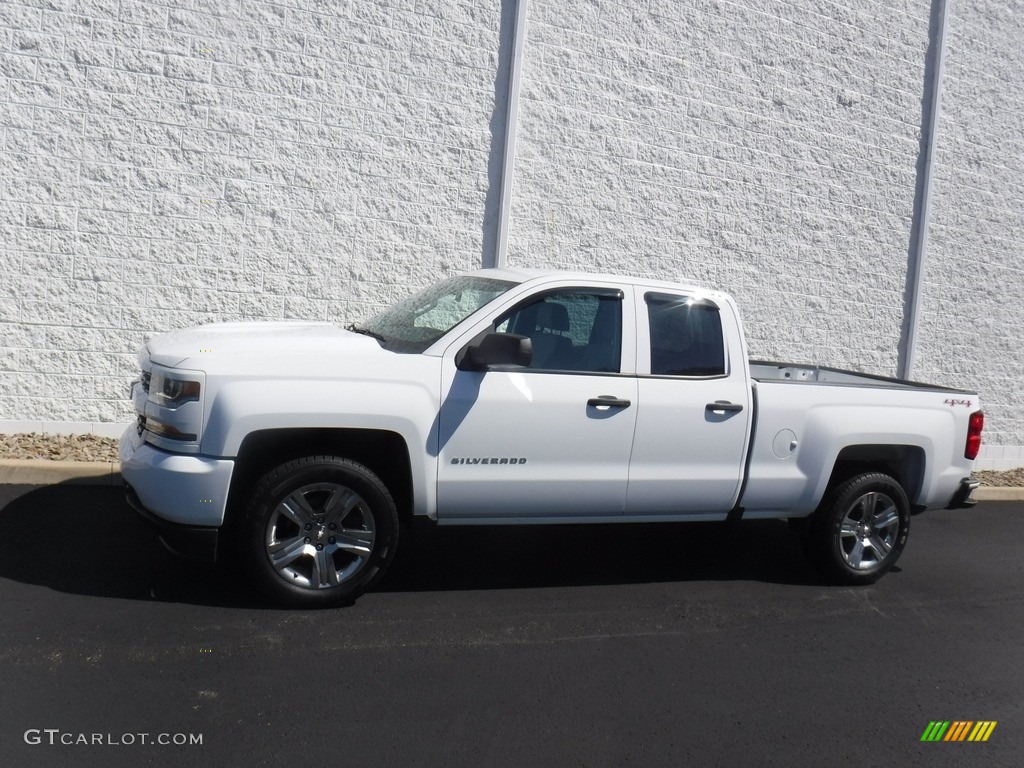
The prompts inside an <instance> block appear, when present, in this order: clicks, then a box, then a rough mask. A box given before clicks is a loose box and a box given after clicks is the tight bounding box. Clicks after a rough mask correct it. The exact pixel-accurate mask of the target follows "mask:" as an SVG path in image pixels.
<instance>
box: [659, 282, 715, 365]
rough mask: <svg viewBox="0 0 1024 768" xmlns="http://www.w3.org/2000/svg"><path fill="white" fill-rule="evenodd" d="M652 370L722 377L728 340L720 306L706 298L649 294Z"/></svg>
mask: <svg viewBox="0 0 1024 768" xmlns="http://www.w3.org/2000/svg"><path fill="white" fill-rule="evenodd" d="M644 299H645V301H646V302H647V316H648V318H649V321H650V332H651V373H652V374H653V375H655V376H722V375H724V374H725V343H724V341H723V336H722V318H721V315H720V313H719V311H718V307H717V306H715V305H714V304H713V303H712V302H710V301H706V300H695V299H693V298H687V297H685V296H673V295H672V294H662V293H648V294H646V295H645V296H644Z"/></svg>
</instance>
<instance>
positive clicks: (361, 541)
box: [242, 456, 398, 607]
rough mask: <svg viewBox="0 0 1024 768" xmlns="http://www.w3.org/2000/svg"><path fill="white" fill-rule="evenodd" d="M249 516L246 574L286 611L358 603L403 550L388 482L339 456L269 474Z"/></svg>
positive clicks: (318, 458)
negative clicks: (287, 608)
mask: <svg viewBox="0 0 1024 768" xmlns="http://www.w3.org/2000/svg"><path fill="white" fill-rule="evenodd" d="M243 514H244V522H243V525H242V532H243V541H242V555H243V562H244V564H245V567H246V569H247V571H248V572H249V575H250V576H251V577H252V578H253V579H254V581H255V582H256V584H257V586H258V587H259V588H260V589H261V590H262V591H263V592H264V593H265V594H266V595H267V596H268V597H270V598H271V599H272V600H274V601H276V602H279V603H283V604H286V605H292V606H297V607H303V606H306V607H312V606H329V605H341V604H344V603H349V602H351V601H352V600H354V599H355V598H356V597H358V596H359V595H360V594H362V593H363V592H364V591H365V590H367V589H368V588H369V587H370V586H371V585H372V584H373V583H374V582H375V581H376V580H377V579H379V578H380V577H381V576H382V575H383V574H384V571H385V570H386V569H387V567H388V565H389V564H390V563H391V560H392V559H393V558H394V553H395V547H396V545H397V543H398V513H397V511H396V509H395V503H394V501H393V500H392V498H391V495H390V494H389V493H388V490H387V488H386V487H385V486H384V484H383V483H382V482H381V481H380V478H378V477H377V476H376V475H375V474H374V473H373V472H371V471H370V470H369V469H367V468H366V467H364V466H363V465H362V464H358V463H356V462H354V461H351V460H349V459H344V458H340V457H337V456H309V457H306V458H302V459H296V460H294V461H289V462H287V463H285V464H282V465H281V466H279V467H277V468H276V469H274V470H272V471H271V472H269V473H267V474H266V475H264V476H263V478H262V479H261V480H260V481H259V482H258V483H257V484H256V488H255V490H254V491H253V495H252V497H251V499H250V501H249V504H248V506H247V507H246V509H245V511H244V513H243Z"/></svg>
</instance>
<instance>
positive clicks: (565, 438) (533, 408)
mask: <svg viewBox="0 0 1024 768" xmlns="http://www.w3.org/2000/svg"><path fill="white" fill-rule="evenodd" d="M631 302H632V294H631V293H628V294H627V293H624V292H623V291H621V290H619V289H609V288H586V287H572V288H559V289H552V290H548V291H544V292H542V293H540V294H535V295H533V296H531V297H530V298H529V299H526V300H524V301H521V302H519V303H518V304H516V305H515V306H514V307H512V308H510V309H508V310H506V311H504V312H501V313H500V314H499V315H498V316H497V317H495V318H494V322H493V324H492V326H493V328H494V329H495V330H496V331H498V332H507V333H516V334H520V335H523V336H528V337H529V338H530V339H531V341H532V343H533V361H532V363H531V365H530V367H528V368H519V369H512V370H490V371H486V372H476V371H461V370H458V369H457V368H456V366H455V353H456V352H457V351H458V350H454V349H453V350H449V353H448V354H447V355H446V356H445V361H444V367H443V385H442V405H441V410H440V415H439V419H438V432H439V440H438V457H439V467H438V518H439V520H441V521H444V520H458V519H462V520H466V519H487V518H498V517H500V518H503V519H509V518H523V519H528V518H541V517H549V518H550V517H572V516H581V515H620V514H622V513H623V511H624V509H625V502H626V484H627V480H628V476H629V457H630V451H631V447H632V444H633V430H634V426H635V424H636V414H637V407H636V406H637V382H636V378H635V376H633V375H632V370H629V371H628V372H624V365H623V359H624V358H625V359H628V360H632V351H633V348H634V347H633V339H634V338H635V336H634V327H633V326H634V321H633V318H634V313H633V309H632V306H631ZM623 339H627V341H626V342H625V343H624V341H623ZM627 350H628V353H629V354H625V352H626V351H627Z"/></svg>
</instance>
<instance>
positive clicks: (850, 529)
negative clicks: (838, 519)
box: [839, 518, 859, 537]
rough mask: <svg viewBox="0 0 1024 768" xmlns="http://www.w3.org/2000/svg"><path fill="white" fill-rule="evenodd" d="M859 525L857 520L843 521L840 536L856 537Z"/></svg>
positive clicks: (847, 519)
mask: <svg viewBox="0 0 1024 768" xmlns="http://www.w3.org/2000/svg"><path fill="white" fill-rule="evenodd" d="M858 525H859V523H858V522H857V521H856V520H851V519H850V518H846V519H845V520H843V524H842V526H841V527H840V528H839V535H840V536H843V537H849V536H856V535H857V526H858Z"/></svg>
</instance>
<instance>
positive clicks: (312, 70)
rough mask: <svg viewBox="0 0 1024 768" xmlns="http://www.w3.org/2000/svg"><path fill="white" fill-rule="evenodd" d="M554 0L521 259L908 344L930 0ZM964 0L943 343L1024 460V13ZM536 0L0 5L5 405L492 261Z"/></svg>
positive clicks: (936, 245)
mask: <svg viewBox="0 0 1024 768" xmlns="http://www.w3.org/2000/svg"><path fill="white" fill-rule="evenodd" d="M523 1H524V2H525V1H527V0H523ZM528 2H529V6H528V11H529V13H528V17H529V25H528V36H527V40H526V48H525V61H524V69H523V86H522V101H521V110H520V113H519V116H518V122H517V125H518V131H519V143H518V147H517V158H516V165H515V177H514V186H513V199H512V222H511V229H510V240H509V243H510V250H509V259H508V261H509V264H510V265H512V266H538V267H564V268H582V269H586V270H604V271H622V272H626V273H640V274H654V275H658V276H661V277H666V278H670V279H680V280H687V281H693V282H698V283H705V284H710V285H713V286H716V287H721V288H724V289H726V290H729V291H731V292H733V293H734V294H736V296H737V298H738V299H739V302H740V305H741V307H742V309H743V311H744V314H745V321H746V325H747V329H748V333H749V341H750V348H751V353H752V354H753V355H754V356H756V357H764V358H782V359H787V360H795V361H807V362H816V363H821V364H827V365H837V366H841V367H849V368H854V369H860V370H865V371H871V372H877V373H883V374H895V373H896V370H897V365H898V360H899V349H900V344H901V340H902V335H901V331H902V326H903V322H904V306H903V302H904V291H905V285H906V279H907V264H908V252H909V249H910V241H911V228H912V223H913V217H914V204H915V195H916V193H917V190H918V180H919V167H918V163H919V158H920V153H921V149H922V145H921V135H922V119H923V116H924V113H923V105H922V96H923V94H924V93H925V91H926V88H927V85H928V84H927V83H926V72H925V63H926V60H927V56H928V51H929V39H930V30H929V24H930V16H931V15H932V14H933V8H932V3H931V2H929V1H928V0H895V1H894V0H885V2H882V0H815V1H814V2H811V1H810V0H787V1H785V2H783V1H781V0H780V1H779V2H771V3H767V4H765V3H761V2H754V0H694V1H693V2H685V3H679V2H673V1H672V0H621V2H611V0H580V1H579V2H576V1H575V0H574V1H573V2H566V1H565V0H528ZM953 8H954V11H953V25H952V31H951V34H950V38H949V41H948V46H947V82H946V86H945V91H944V100H943V109H944V113H943V120H942V123H941V125H940V144H939V154H938V165H937V172H936V187H935V196H934V199H933V227H932V229H931V232H930V241H929V243H930V250H929V253H928V256H927V264H926V270H925V294H924V303H923V312H924V318H923V322H922V336H921V342H920V348H919V350H918V360H917V368H916V370H915V376H916V377H917V378H921V379H925V380H932V381H936V382H938V383H943V384H950V385H964V386H977V387H979V388H980V389H981V392H982V397H983V398H984V401H985V403H986V407H987V409H988V412H989V416H990V418H989V432H988V435H987V438H988V445H987V447H986V449H985V450H986V453H985V454H984V455H985V456H986V457H987V458H986V461H987V462H988V463H989V464H991V465H992V466H995V464H994V463H993V462H997V461H998V462H1000V466H1005V465H1007V464H1008V463H1010V462H1016V463H1019V464H1024V447H1022V446H1024V422H1022V420H1021V419H1020V418H1018V417H1016V416H1015V414H1016V413H1018V412H1020V408H1019V407H1018V406H1019V405H1020V404H1021V403H1020V399H1021V395H1020V394H1019V392H1020V391H1021V390H1020V387H1019V386H1017V383H1018V382H1019V381H1020V380H1021V378H1022V374H1024V353H1022V352H1021V349H1022V347H1024V344H1021V338H1020V336H1021V334H1022V327H1024V323H1022V320H1024V318H1022V317H1021V312H1022V310H1021V309H1020V307H1021V306H1024V296H1022V289H1021V288H1020V286H1021V284H1022V282H1021V281H1020V280H1019V277H1020V272H1019V265H1018V258H1017V255H1016V252H1015V251H1016V245H1015V244H1016V243H1017V242H1019V239H1020V237H1019V234H1018V233H1019V232H1020V231H1021V228H1020V224H1021V221H1020V216H1021V214H1020V211H1021V206H1020V198H1021V195H1022V188H1024V171H1021V168H1024V164H1022V163H1021V157H1020V154H1021V133H1022V127H1021V117H1020V115H1021V114H1024V110H1022V109H1021V107H1022V105H1021V104H1020V100H1021V97H1020V95H1019V94H1020V90H1021V89H1020V87H1019V86H1020V83H1021V75H1022V74H1024V73H1022V72H1021V65H1020V63H1019V56H1017V55H1016V50H1015V48H1016V45H1017V41H1019V40H1020V39H1021V32H1022V30H1021V28H1020V20H1019V19H1017V18H1015V17H1014V16H1013V14H1012V13H1010V12H1009V11H1008V10H1006V8H1004V6H1003V5H1002V4H1000V3H998V2H990V0H971V1H970V2H966V1H965V2H963V3H961V2H956V3H955V4H954V6H953ZM514 12H515V1H514V0H464V1H463V2H443V3H424V2H398V0H381V1H380V2H370V0H338V1H337V2H335V1H334V0H332V1H331V2H327V0H284V2H280V3H273V4H271V3H265V2H254V1H250V0H225V1H224V2H214V1H213V0H189V2H187V3H171V2H124V1H123V0H122V2H115V1H114V0H78V2H75V3H39V2H36V0H13V1H11V2H5V3H3V4H2V5H0V132H2V143H0V233H2V234H0V238H2V251H0V430H3V431H11V430H12V429H21V428H36V427H37V426H41V427H42V428H44V429H63V430H68V429H72V430H76V431H78V430H81V431H85V428H86V427H88V428H89V430H90V431H101V432H102V431H108V432H110V431H116V428H114V427H109V426H104V425H110V424H114V423H118V422H122V421H128V420H129V419H130V418H131V413H130V409H129V407H128V404H127V401H126V399H125V395H126V391H127V390H126V384H127V381H128V380H129V379H130V378H131V377H132V376H134V375H135V372H136V371H135V368H136V363H135V358H134V354H135V350H136V349H137V348H138V347H139V345H140V344H141V343H142V342H143V340H144V339H145V338H146V337H147V335H149V334H152V333H154V332H158V331H162V330H167V329H170V328H174V327H180V326H184V325H191V324H195V323H198V322H207V321H217V320H232V319H248V318H252V319H264V318H266V319H277V318H295V319H330V320H343V319H344V320H347V319H358V318H360V317H364V316H366V315H368V314H371V313H372V312H373V311H375V310H376V309H377V308H378V307H379V306H380V305H381V304H383V303H385V302H387V301H390V300H391V299H392V298H394V297H397V296H398V295H400V294H404V293H407V292H409V291H411V290H413V289H414V288H416V287H419V286H420V285H422V284H424V283H427V282H429V281H431V280H433V279H434V278H435V277H437V276H440V275H443V274H447V273H449V272H454V271H458V270H462V269H468V268H473V267H477V266H480V265H482V264H487V263H489V262H490V261H491V260H492V259H493V258H494V241H495V237H494V230H495V216H496V211H497V210H498V202H499V201H498V199H497V190H498V186H499V184H500V181H501V178H500V167H501V160H502V154H501V152H502V141H503V139H504V127H503V123H504V117H505V115H504V107H505V105H504V99H505V96H506V94H505V84H504V81H503V80H504V78H505V77H507V57H508V56H509V55H510V53H509V52H510V49H511V33H512V29H511V23H510V20H511V18H512V17H513V16H514ZM965 295H970V296H971V297H972V300H973V302H974V303H973V308H974V310H975V311H973V312H972V313H970V314H968V313H967V310H966V307H965V306H964V304H963V302H962V301H961V299H962V297H963V296H965ZM954 305H955V306H956V307H957V309H956V311H954V310H953V309H952V307H953V306H954ZM958 313H960V314H959V319H958ZM985 466H987V464H986V465H985Z"/></svg>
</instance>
